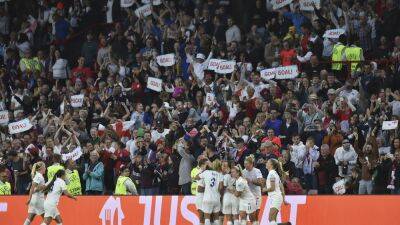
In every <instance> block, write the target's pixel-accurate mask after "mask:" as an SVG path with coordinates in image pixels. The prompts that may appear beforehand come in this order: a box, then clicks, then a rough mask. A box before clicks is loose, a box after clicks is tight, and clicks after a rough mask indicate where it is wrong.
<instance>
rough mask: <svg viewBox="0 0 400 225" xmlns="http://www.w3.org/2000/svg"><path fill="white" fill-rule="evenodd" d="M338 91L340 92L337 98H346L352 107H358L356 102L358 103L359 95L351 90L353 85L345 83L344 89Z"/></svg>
mask: <svg viewBox="0 0 400 225" xmlns="http://www.w3.org/2000/svg"><path fill="white" fill-rule="evenodd" d="M339 90H341V91H340V92H339V97H345V98H347V99H348V100H349V101H350V102H351V104H353V105H354V106H357V105H358V102H359V101H360V93H359V92H358V91H357V90H355V89H353V85H352V84H351V83H350V82H348V81H347V82H346V85H345V86H344V88H340V89H339Z"/></svg>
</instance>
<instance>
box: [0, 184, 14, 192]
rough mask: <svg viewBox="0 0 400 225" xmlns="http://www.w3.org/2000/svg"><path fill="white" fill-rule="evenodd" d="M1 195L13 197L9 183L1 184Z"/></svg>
mask: <svg viewBox="0 0 400 225" xmlns="http://www.w3.org/2000/svg"><path fill="white" fill-rule="evenodd" d="M0 195H11V184H10V183H8V182H5V183H1V184H0Z"/></svg>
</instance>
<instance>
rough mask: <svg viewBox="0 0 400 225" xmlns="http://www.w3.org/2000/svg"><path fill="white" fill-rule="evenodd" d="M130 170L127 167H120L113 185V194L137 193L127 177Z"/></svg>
mask: <svg viewBox="0 0 400 225" xmlns="http://www.w3.org/2000/svg"><path fill="white" fill-rule="evenodd" d="M129 175H130V170H129V168H128V167H124V168H122V169H121V175H120V176H119V177H118V180H117V184H116V185H115V191H114V194H115V195H137V190H136V186H135V184H134V183H133V181H132V180H131V178H130V177H129Z"/></svg>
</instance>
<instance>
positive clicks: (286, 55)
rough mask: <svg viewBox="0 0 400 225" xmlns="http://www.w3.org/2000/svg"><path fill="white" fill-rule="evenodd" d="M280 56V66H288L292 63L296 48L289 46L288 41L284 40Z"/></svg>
mask: <svg viewBox="0 0 400 225" xmlns="http://www.w3.org/2000/svg"><path fill="white" fill-rule="evenodd" d="M280 56H281V64H282V66H290V65H292V64H293V59H295V58H296V50H294V49H293V48H290V44H289V42H288V41H284V42H283V49H282V50H281V53H280Z"/></svg>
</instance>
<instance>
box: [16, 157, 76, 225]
mask: <svg viewBox="0 0 400 225" xmlns="http://www.w3.org/2000/svg"><path fill="white" fill-rule="evenodd" d="M53 168H55V167H54V166H53V167H52V169H51V170H49V172H47V177H48V178H49V181H48V182H47V183H45V178H44V176H46V165H45V164H44V162H41V161H40V162H37V163H35V164H34V165H33V168H32V174H31V175H32V186H31V188H30V191H29V199H28V201H27V205H28V218H27V219H26V220H25V222H24V224H23V225H29V224H31V221H33V219H34V218H35V216H36V215H37V216H42V217H43V218H44V220H43V223H42V224H41V225H49V224H50V223H51V222H52V220H55V221H56V222H57V225H62V219H61V215H60V212H59V211H58V209H57V206H58V203H59V201H60V197H61V196H62V195H65V196H67V197H69V198H72V199H75V200H77V198H76V197H75V196H73V195H72V194H70V193H69V192H68V189H67V185H66V181H68V179H67V177H66V172H65V170H64V169H62V168H58V169H56V168H55V169H53ZM45 194H47V195H46V197H45Z"/></svg>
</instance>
